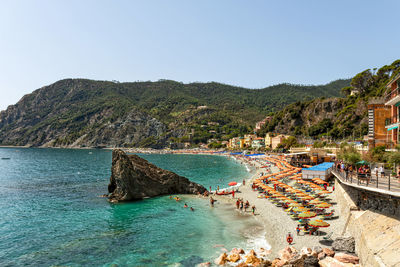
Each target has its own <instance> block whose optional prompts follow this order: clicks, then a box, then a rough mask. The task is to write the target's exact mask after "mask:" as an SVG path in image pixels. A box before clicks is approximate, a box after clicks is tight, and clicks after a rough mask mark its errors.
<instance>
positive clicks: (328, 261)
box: [318, 257, 353, 267]
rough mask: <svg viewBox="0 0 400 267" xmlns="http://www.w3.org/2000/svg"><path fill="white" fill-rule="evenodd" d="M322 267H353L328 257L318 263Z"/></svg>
mask: <svg viewBox="0 0 400 267" xmlns="http://www.w3.org/2000/svg"><path fill="white" fill-rule="evenodd" d="M318 264H319V266H321V267H352V266H353V264H351V263H343V262H340V261H338V260H337V259H334V258H332V257H326V258H325V259H323V260H320V261H319V262H318Z"/></svg>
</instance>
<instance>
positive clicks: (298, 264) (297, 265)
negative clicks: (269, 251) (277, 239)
mask: <svg viewBox="0 0 400 267" xmlns="http://www.w3.org/2000/svg"><path fill="white" fill-rule="evenodd" d="M306 257H307V256H306V255H300V254H297V255H296V256H294V257H292V258H291V259H290V260H289V266H291V267H304V258H306Z"/></svg>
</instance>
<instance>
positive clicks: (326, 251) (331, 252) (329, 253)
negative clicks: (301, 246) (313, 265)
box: [322, 248, 335, 257]
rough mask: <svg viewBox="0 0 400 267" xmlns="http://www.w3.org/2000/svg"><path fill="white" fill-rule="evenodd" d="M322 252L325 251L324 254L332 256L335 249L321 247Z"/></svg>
mask: <svg viewBox="0 0 400 267" xmlns="http://www.w3.org/2000/svg"><path fill="white" fill-rule="evenodd" d="M322 252H323V253H325V255H326V256H328V257H333V256H335V251H333V250H332V249H330V248H323V249H322Z"/></svg>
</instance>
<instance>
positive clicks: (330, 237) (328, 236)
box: [323, 232, 333, 240]
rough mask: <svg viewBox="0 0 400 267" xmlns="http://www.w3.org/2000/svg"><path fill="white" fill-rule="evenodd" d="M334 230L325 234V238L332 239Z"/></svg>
mask: <svg viewBox="0 0 400 267" xmlns="http://www.w3.org/2000/svg"><path fill="white" fill-rule="evenodd" d="M332 235H333V232H330V233H329V234H328V235H326V236H324V237H323V238H324V240H332Z"/></svg>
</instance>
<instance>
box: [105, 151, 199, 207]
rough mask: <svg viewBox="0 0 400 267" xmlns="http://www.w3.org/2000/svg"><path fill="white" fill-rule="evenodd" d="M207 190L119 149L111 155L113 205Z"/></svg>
mask: <svg viewBox="0 0 400 267" xmlns="http://www.w3.org/2000/svg"><path fill="white" fill-rule="evenodd" d="M205 191H206V189H205V188H204V187H203V186H202V185H199V184H197V183H193V182H191V181H189V180H188V179H187V178H185V177H182V176H179V175H177V174H175V173H173V172H171V171H167V170H163V169H161V168H158V167H157V166H155V165H153V164H151V163H149V162H148V161H147V160H145V159H142V158H141V157H139V156H137V155H127V154H126V153H125V152H123V151H122V150H120V149H115V150H113V152H112V167H111V178H110V184H109V185H108V192H109V193H110V195H109V200H110V201H112V202H120V201H132V200H139V199H143V198H145V197H155V196H159V195H166V194H197V193H201V194H202V193H204V192H205Z"/></svg>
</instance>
